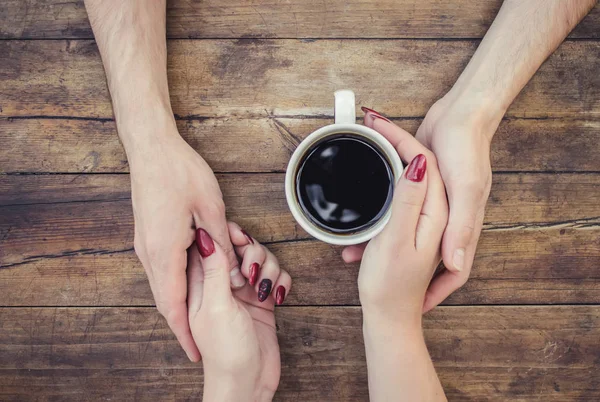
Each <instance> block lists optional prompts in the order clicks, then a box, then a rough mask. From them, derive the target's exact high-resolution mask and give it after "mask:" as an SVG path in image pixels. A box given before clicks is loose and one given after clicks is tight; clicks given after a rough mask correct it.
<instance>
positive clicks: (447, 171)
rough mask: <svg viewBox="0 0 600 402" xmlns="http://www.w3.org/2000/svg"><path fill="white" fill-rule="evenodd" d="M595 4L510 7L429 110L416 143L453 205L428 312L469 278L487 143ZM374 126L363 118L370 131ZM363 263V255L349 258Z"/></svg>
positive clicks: (516, 1)
mask: <svg viewBox="0 0 600 402" xmlns="http://www.w3.org/2000/svg"><path fill="white" fill-rule="evenodd" d="M596 2H597V0H527V1H522V0H505V2H504V4H503V5H502V8H501V9H500V12H499V13H498V16H497V17H496V19H495V20H494V23H493V24H492V26H491V27H490V29H489V30H488V32H487V33H486V35H485V37H484V39H483V41H482V42H481V45H480V46H479V48H478V49H477V51H476V52H475V54H474V56H473V58H472V59H471V61H470V62H469V64H468V66H467V67H466V68H465V70H464V71H463V73H462V74H461V76H460V78H459V79H458V80H457V82H456V84H455V85H454V86H453V87H452V89H451V90H450V91H449V92H448V93H447V94H446V95H445V96H444V97H443V98H442V99H440V100H439V101H437V102H436V103H435V104H434V105H433V106H432V107H431V109H430V110H429V112H428V113H427V115H426V116H425V119H424V120H423V123H422V124H421V127H419V130H418V131H417V135H416V137H417V139H419V141H421V142H422V143H423V144H425V145H426V146H427V147H428V148H429V149H431V150H432V151H433V152H434V154H435V156H436V157H437V161H438V165H439V168H440V172H441V175H442V178H443V179H444V184H445V186H446V191H447V193H448V201H449V204H450V217H449V220H448V226H447V227H446V230H445V233H444V237H443V241H442V257H443V261H444V266H445V267H446V270H444V271H442V272H441V273H440V274H439V275H436V277H435V278H434V279H433V280H432V282H431V284H430V286H429V289H428V291H427V297H426V300H425V303H424V305H423V311H424V312H426V311H429V310H431V309H432V308H434V307H435V306H437V305H438V304H439V303H441V302H442V301H443V300H444V299H446V298H447V297H448V296H449V295H450V294H451V293H452V292H454V291H455V290H457V289H458V288H460V287H461V286H462V285H463V284H465V283H466V281H467V280H468V278H469V275H470V272H471V267H472V265H473V259H474V257H475V249H476V247H477V242H478V241H479V235H480V233H481V229H482V226H483V219H484V213H485V205H486V202H487V199H488V196H489V193H490V188H491V183H492V170H491V166H490V143H491V141H492V137H493V136H494V134H495V132H496V129H497V128H498V125H499V124H500V121H501V120H502V117H503V116H504V113H505V112H506V110H507V109H508V107H509V106H510V104H511V103H512V102H513V100H514V99H515V97H516V96H517V95H518V94H519V92H520V91H521V89H522V88H523V87H524V86H525V84H526V83H527V82H528V81H529V80H530V79H531V77H532V76H533V74H534V73H535V72H536V71H537V69H538V68H539V67H540V65H541V64H542V63H543V62H544V60H545V59H546V58H547V57H548V56H549V55H550V54H551V53H552V52H553V51H554V50H555V49H556V48H557V47H558V45H560V43H561V42H562V41H563V40H564V39H565V38H566V36H567V35H568V33H569V32H570V31H571V30H572V29H573V28H574V27H575V26H576V25H577V23H578V22H579V21H580V20H581V19H582V18H583V17H584V16H585V15H586V14H587V13H588V12H589V11H590V10H591V9H592V7H593V6H594V4H596ZM372 123H373V119H369V118H368V116H366V117H365V125H367V126H369V127H372ZM359 259H360V248H354V249H353V250H352V251H351V252H348V254H346V257H345V260H346V261H347V262H351V261H357V260H359Z"/></svg>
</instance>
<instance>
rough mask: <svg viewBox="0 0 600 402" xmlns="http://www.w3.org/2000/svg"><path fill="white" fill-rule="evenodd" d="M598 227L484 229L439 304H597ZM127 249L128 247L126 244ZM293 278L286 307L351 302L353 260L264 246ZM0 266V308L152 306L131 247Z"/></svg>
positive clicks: (311, 247) (354, 301)
mask: <svg viewBox="0 0 600 402" xmlns="http://www.w3.org/2000/svg"><path fill="white" fill-rule="evenodd" d="M599 239H600V230H599V229H598V225H597V224H596V226H595V227H593V228H579V229H577V228H568V227H567V228H546V229H536V230H494V231H484V232H483V234H482V236H481V240H480V243H479V248H478V251H477V255H476V258H475V262H474V267H473V270H472V272H471V279H470V280H469V282H467V283H466V284H465V285H464V286H463V287H462V288H461V289H460V290H459V291H457V292H455V293H454V294H452V295H451V296H450V298H449V299H448V300H446V302H445V304H451V305H457V304H458V305H468V304H479V305H485V304H556V303H560V304H566V303H599V302H600V269H599V268H600V240H599ZM129 247H130V246H129ZM269 248H270V249H271V251H273V253H274V254H275V255H276V256H277V258H278V259H279V262H280V264H281V266H282V267H283V268H285V269H286V270H287V271H289V272H290V274H291V275H292V277H293V279H294V284H293V289H292V291H291V293H290V294H289V296H288V297H287V298H286V304H287V305H320V304H322V305H358V304H359V300H358V291H357V287H356V278H357V275H358V264H345V263H344V262H343V261H342V259H341V257H340V253H341V248H339V247H333V246H329V245H326V244H324V243H320V242H317V241H299V242H287V243H279V244H271V245H270V246H269ZM17 264H18V265H9V266H4V267H0V305H1V306H127V305H137V306H152V305H154V299H153V297H152V294H151V292H150V287H149V285H148V280H147V279H146V274H145V273H144V270H143V268H142V266H141V263H140V262H139V261H138V259H137V257H136V256H135V254H134V252H133V250H132V249H131V248H126V249H124V250H117V251H109V250H102V249H87V250H86V249H82V250H79V251H63V252H60V251H59V252H57V253H56V254H44V255H36V256H32V257H31V258H29V259H27V260H25V261H21V262H19V263H17Z"/></svg>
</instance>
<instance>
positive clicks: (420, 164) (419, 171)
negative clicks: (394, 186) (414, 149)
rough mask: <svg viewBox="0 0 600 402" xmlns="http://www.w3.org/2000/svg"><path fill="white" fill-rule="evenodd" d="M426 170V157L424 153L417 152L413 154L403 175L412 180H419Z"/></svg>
mask: <svg viewBox="0 0 600 402" xmlns="http://www.w3.org/2000/svg"><path fill="white" fill-rule="evenodd" d="M426 170H427V158H425V155H423V154H419V155H417V156H415V158H414V159H413V160H412V162H411V163H410V165H408V167H407V168H406V173H405V177H406V178H407V179H408V180H410V181H414V182H420V181H421V180H423V177H424V176H425V171H426Z"/></svg>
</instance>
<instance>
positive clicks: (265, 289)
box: [258, 279, 273, 302]
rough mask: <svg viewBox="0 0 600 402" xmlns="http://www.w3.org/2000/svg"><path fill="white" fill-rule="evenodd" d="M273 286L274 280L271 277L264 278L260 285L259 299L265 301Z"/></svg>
mask: <svg viewBox="0 0 600 402" xmlns="http://www.w3.org/2000/svg"><path fill="white" fill-rule="evenodd" d="M271 286H273V282H271V280H270V279H263V280H262V281H261V282H260V285H259V286H258V301H259V302H264V301H265V300H267V297H269V294H271Z"/></svg>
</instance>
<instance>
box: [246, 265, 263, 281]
mask: <svg viewBox="0 0 600 402" xmlns="http://www.w3.org/2000/svg"><path fill="white" fill-rule="evenodd" d="M259 272H260V266H259V265H258V262H255V263H253V264H252V265H250V278H248V282H249V283H250V285H252V286H254V284H255V283H256V280H257V279H258V273H259Z"/></svg>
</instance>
